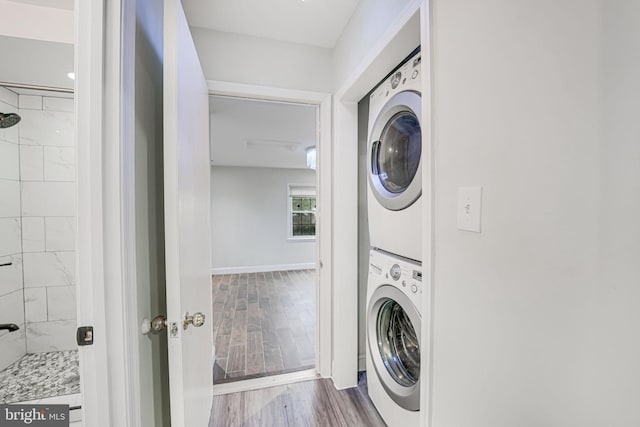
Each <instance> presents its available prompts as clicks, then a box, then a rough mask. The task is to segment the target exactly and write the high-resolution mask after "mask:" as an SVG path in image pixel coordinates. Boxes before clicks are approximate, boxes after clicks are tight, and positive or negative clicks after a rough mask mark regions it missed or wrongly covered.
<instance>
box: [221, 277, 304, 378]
mask: <svg viewBox="0 0 640 427" xmlns="http://www.w3.org/2000/svg"><path fill="white" fill-rule="evenodd" d="M212 284H213V338H214V342H215V345H216V364H215V366H214V380H213V381H214V383H215V384H221V383H224V382H229V381H238V380H243V379H249V378H257V377H263V376H267V375H276V374H281V373H286V372H295V371H300V370H304V369H311V368H313V367H314V365H315V319H316V301H315V299H316V289H315V270H296V271H274V272H266V273H246V274H226V275H216V276H213V278H212Z"/></svg>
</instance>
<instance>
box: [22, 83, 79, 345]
mask: <svg viewBox="0 0 640 427" xmlns="http://www.w3.org/2000/svg"><path fill="white" fill-rule="evenodd" d="M18 106H19V112H20V115H21V116H22V121H21V122H20V133H19V154H20V177H21V186H20V197H21V207H20V216H21V221H22V236H21V238H22V251H23V254H22V263H23V272H24V273H23V274H24V277H23V280H24V318H25V321H26V328H25V329H26V349H27V352H28V353H39V352H44V351H55V350H71V349H75V348H76V344H75V329H76V321H75V319H76V297H75V252H74V251H75V247H74V242H75V217H74V214H75V183H74V181H75V160H74V133H73V130H74V129H73V127H74V123H73V121H74V117H73V99H66V98H56V97H43V96H32V95H20V96H19V104H18Z"/></svg>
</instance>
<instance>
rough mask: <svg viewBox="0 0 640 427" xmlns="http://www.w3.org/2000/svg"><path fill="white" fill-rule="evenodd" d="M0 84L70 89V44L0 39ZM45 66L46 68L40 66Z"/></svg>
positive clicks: (71, 69) (2, 37)
mask: <svg viewBox="0 0 640 427" xmlns="http://www.w3.org/2000/svg"><path fill="white" fill-rule="evenodd" d="M0 43H1V44H2V47H3V57H2V61H0V81H1V82H9V83H23V84H31V85H40V86H53V87H62V88H69V89H73V80H71V79H70V78H69V77H67V73H69V72H71V71H73V44H67V43H59V42H51V41H42V40H30V39H25V38H18V37H6V36H1V35H0ZM44 64H46V66H43V65H44Z"/></svg>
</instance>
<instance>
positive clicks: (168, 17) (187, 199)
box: [164, 0, 213, 427]
mask: <svg viewBox="0 0 640 427" xmlns="http://www.w3.org/2000/svg"><path fill="white" fill-rule="evenodd" d="M164 5H165V6H164V32H165V36H164V198H165V199H164V206H165V209H164V214H165V235H166V236H165V239H166V240H165V245H166V249H165V250H166V255H165V256H166V269H167V319H168V325H167V333H168V341H169V386H170V397H171V425H172V426H174V427H178V426H187V427H191V426H206V425H207V423H208V420H209V412H210V409H211V400H212V396H213V394H212V392H213V343H212V339H213V338H212V333H211V327H210V322H211V284H210V259H211V258H210V256H209V253H210V245H209V236H210V233H209V228H210V223H209V221H210V219H209V218H210V217H209V209H210V205H209V197H210V192H209V182H210V181H209V180H210V171H209V108H208V105H209V104H208V90H207V85H206V82H205V79H204V76H203V74H202V68H201V66H200V62H199V61H198V56H197V53H196V50H195V47H194V45H193V40H192V38H191V33H190V32H189V27H188V25H187V20H186V18H185V15H184V12H183V10H182V5H181V3H180V1H179V0H165V3H164ZM187 312H188V313H189V314H191V315H193V314H194V313H196V312H198V313H202V314H204V316H205V324H204V327H198V328H196V327H194V326H193V325H188V327H187V329H184V327H183V325H184V322H183V320H184V318H185V314H186V313H187Z"/></svg>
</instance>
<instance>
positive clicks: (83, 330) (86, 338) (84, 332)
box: [76, 326, 93, 346]
mask: <svg viewBox="0 0 640 427" xmlns="http://www.w3.org/2000/svg"><path fill="white" fill-rule="evenodd" d="M76 341H77V343H78V345H80V346H82V345H93V326H80V327H79V328H78V331H77V332H76Z"/></svg>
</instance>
